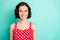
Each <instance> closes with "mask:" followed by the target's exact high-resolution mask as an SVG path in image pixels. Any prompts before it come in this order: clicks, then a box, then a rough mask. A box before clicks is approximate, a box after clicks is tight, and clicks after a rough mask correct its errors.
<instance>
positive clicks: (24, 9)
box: [19, 5, 28, 20]
mask: <svg viewBox="0 0 60 40" xmlns="http://www.w3.org/2000/svg"><path fill="white" fill-rule="evenodd" d="M19 17H20V19H22V20H25V19H27V17H28V7H27V6H25V5H23V6H20V7H19Z"/></svg>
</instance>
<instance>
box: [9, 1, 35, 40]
mask: <svg viewBox="0 0 60 40" xmlns="http://www.w3.org/2000/svg"><path fill="white" fill-rule="evenodd" d="M14 12H15V17H16V18H19V19H20V21H18V22H16V23H13V24H11V27H10V40H36V25H35V24H33V23H32V22H29V21H28V20H27V19H28V18H31V8H30V6H29V5H28V4H27V3H26V2H20V3H19V4H18V5H17V6H16V8H15V10H14Z"/></svg>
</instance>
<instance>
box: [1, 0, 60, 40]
mask: <svg viewBox="0 0 60 40" xmlns="http://www.w3.org/2000/svg"><path fill="white" fill-rule="evenodd" d="M21 1H24V2H27V3H28V4H29V5H30V7H31V11H32V17H31V18H30V19H28V20H29V21H31V22H33V23H35V24H36V25H37V40H60V0H0V40H10V25H11V24H12V23H14V22H17V21H18V19H16V18H15V16H14V9H15V6H16V5H17V4H18V3H19V2H21Z"/></svg>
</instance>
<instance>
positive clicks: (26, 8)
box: [19, 5, 28, 10]
mask: <svg viewBox="0 0 60 40" xmlns="http://www.w3.org/2000/svg"><path fill="white" fill-rule="evenodd" d="M19 10H28V7H27V6H26V5H23V6H20V7H19Z"/></svg>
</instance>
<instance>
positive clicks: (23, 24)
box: [10, 5, 36, 40]
mask: <svg viewBox="0 0 60 40" xmlns="http://www.w3.org/2000/svg"><path fill="white" fill-rule="evenodd" d="M19 17H20V21H19V22H17V29H20V30H25V29H28V28H29V26H30V25H29V23H30V22H29V21H28V20H27V17H28V7H27V6H25V5H23V6H20V7H19ZM14 28H15V23H13V24H11V27H10V40H13V30H14ZM31 28H32V30H34V33H33V39H34V40H36V25H35V24H33V23H32V25H31Z"/></svg>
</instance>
